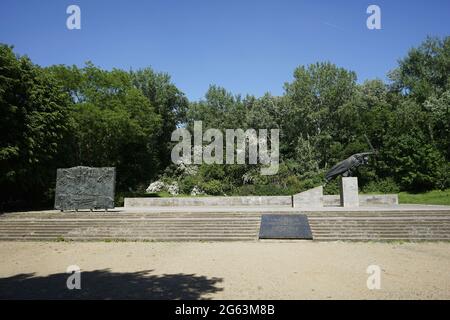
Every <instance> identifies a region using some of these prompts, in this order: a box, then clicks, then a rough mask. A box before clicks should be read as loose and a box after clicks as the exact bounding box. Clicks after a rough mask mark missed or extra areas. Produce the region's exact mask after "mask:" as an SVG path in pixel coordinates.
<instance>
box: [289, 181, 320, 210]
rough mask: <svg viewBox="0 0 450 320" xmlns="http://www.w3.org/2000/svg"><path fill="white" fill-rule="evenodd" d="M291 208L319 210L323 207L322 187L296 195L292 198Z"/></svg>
mask: <svg viewBox="0 0 450 320" xmlns="http://www.w3.org/2000/svg"><path fill="white" fill-rule="evenodd" d="M292 206H293V207H294V208H301V207H308V208H320V207H323V187H322V186H320V187H317V188H313V189H310V190H307V191H305V192H301V193H298V194H296V195H294V196H292Z"/></svg>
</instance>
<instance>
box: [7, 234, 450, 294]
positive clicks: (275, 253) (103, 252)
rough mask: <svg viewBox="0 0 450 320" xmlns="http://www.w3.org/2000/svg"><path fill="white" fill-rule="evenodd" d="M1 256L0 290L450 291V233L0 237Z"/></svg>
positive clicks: (352, 292)
mask: <svg viewBox="0 0 450 320" xmlns="http://www.w3.org/2000/svg"><path fill="white" fill-rule="evenodd" d="M0 256H1V257H2V258H1V260H0V298H2V299H5V298H6V299H9V298H23V299H35V298H44V299H53V298H59V299H61V298H62V299H76V298H85V299H91V298H100V299H132V298H138V299H450V243H345V242H331V243H326V242H301V241H299V242H280V241H264V242H231V243H226V242H220V243H204V242H191V243H183V242H167V243H165V242H112V243H106V242H95V243H94V242H92V243H79V242H78V243H76V242H68V243H66V242H0ZM70 265H77V266H79V267H80V269H81V289H80V290H68V289H67V287H66V282H67V278H68V276H69V274H67V273H66V270H67V267H68V266H70ZM370 265H377V266H379V267H380V270H381V277H380V284H381V288H380V289H378V290H376V289H375V290H369V289H368V288H367V279H368V277H369V276H370V275H369V274H368V273H366V271H367V268H368V266H370Z"/></svg>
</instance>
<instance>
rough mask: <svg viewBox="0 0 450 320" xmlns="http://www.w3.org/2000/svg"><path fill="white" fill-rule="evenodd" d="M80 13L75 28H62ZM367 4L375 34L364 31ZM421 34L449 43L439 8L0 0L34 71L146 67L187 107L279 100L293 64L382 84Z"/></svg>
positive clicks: (349, 1)
mask: <svg viewBox="0 0 450 320" xmlns="http://www.w3.org/2000/svg"><path fill="white" fill-rule="evenodd" d="M70 4H76V5H79V6H80V8H81V20H82V29H81V30H73V31H70V30H68V29H67V28H66V19H67V17H68V15H67V14H66V8H67V7H68V6H69V5H70ZM370 4H377V5H379V6H380V7H381V11H382V30H375V31H373V30H368V29H367V28H366V19H367V17H368V15H367V14H366V9H367V7H368V6H369V5H370ZM427 35H434V36H441V37H442V36H446V35H450V1H449V0H420V1H411V0H408V1H407V0H395V1H394V0H389V1H379V0H373V1H363V0H341V1H337V0H329V1H328V0H327V1H325V0H314V1H300V0H297V1H287V0H270V1H268V0H240V1H238V0H220V1H219V0H147V1H138V0H135V1H133V0H128V1H125V0H108V1H106V0H82V1H80V0H78V1H77V0H70V1H66V0H55V1H49V0H27V1H25V0H1V1H0V42H3V43H7V44H10V45H14V46H15V49H16V52H18V53H19V54H27V55H28V56H29V57H30V58H31V59H32V60H33V61H34V62H35V63H38V64H40V65H43V66H47V65H51V64H67V65H72V64H76V65H79V66H82V65H83V64H84V62H85V61H88V60H90V61H92V62H93V63H94V64H96V65H99V66H100V67H103V68H106V69H111V68H113V67H117V68H122V69H125V70H129V69H130V68H133V69H137V68H141V67H146V66H151V67H152V68H154V69H155V70H157V71H164V72H167V73H169V74H170V75H171V76H172V80H173V82H174V83H175V84H176V85H177V86H178V87H179V88H180V89H181V90H182V91H183V92H184V93H185V94H186V95H187V96H188V98H189V99H192V100H197V99H200V98H202V97H203V96H204V94H205V92H206V90H207V89H208V86H209V85H210V84H216V85H220V86H223V87H225V88H226V89H227V90H230V91H232V92H233V93H236V94H237V93H241V94H244V95H245V94H247V93H248V94H254V95H256V96H260V95H262V94H264V93H265V92H270V93H272V94H274V95H279V94H282V93H283V84H284V83H285V82H286V81H291V80H292V73H293V71H294V69H295V67H296V66H298V65H305V64H309V63H314V62H317V61H331V62H333V63H335V64H337V65H338V66H342V67H345V68H347V69H350V70H354V71H356V72H357V74H358V81H360V82H362V81H364V80H365V79H373V78H381V79H385V76H386V73H387V72H388V71H389V70H391V69H392V68H394V67H395V66H396V63H397V60H398V59H399V58H401V57H403V56H405V54H406V53H407V51H408V49H409V48H411V47H412V46H416V45H418V44H419V43H420V42H421V41H422V40H424V39H425V37H426V36H427Z"/></svg>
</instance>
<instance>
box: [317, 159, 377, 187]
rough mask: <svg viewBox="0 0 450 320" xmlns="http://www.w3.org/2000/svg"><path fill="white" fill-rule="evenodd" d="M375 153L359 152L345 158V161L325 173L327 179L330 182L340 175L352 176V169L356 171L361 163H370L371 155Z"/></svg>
mask: <svg viewBox="0 0 450 320" xmlns="http://www.w3.org/2000/svg"><path fill="white" fill-rule="evenodd" d="M374 153H375V152H363V153H357V154H354V155H352V156H351V157H349V158H347V159H345V160H344V161H341V162H339V163H338V164H336V165H335V166H334V167H332V168H331V169H330V170H329V171H328V172H327V174H326V175H325V179H326V181H327V182H329V181H331V180H333V179H334V178H336V177H337V176H340V175H342V176H343V177H350V176H351V175H352V171H354V170H355V169H356V168H358V167H359V166H361V165H366V164H368V163H369V155H372V154H374Z"/></svg>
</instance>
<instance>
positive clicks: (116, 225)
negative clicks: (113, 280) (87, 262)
mask: <svg viewBox="0 0 450 320" xmlns="http://www.w3.org/2000/svg"><path fill="white" fill-rule="evenodd" d="M259 223H260V215H259V214H252V213H249V214H239V213H220V214H217V213H203V212H202V213H178V212H177V213H168V212H165V213H151V214H145V213H128V212H127V213H123V212H121V213H114V212H108V213H98V212H95V213H87V212H86V213H85V212H77V213H70V212H67V213H66V212H64V213H47V214H39V213H35V214H20V213H17V214H5V215H3V216H0V240H47V241H67V240H74V241H249V240H250V241H255V240H257V239H258V232H259Z"/></svg>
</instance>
